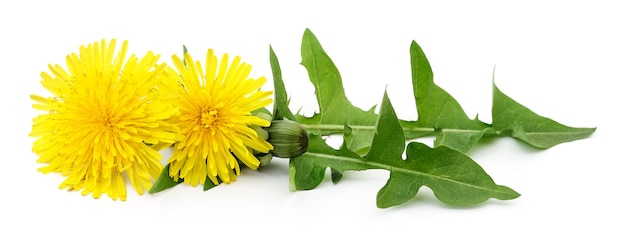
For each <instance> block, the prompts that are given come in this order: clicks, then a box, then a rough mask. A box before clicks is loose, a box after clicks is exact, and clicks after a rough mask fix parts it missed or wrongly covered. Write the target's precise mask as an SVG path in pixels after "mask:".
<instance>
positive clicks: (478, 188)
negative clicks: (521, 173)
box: [290, 93, 519, 207]
mask: <svg viewBox="0 0 626 250" xmlns="http://www.w3.org/2000/svg"><path fill="white" fill-rule="evenodd" d="M375 131H376V132H375V135H374V138H373V141H372V144H371V147H370V151H369V152H368V153H367V154H366V156H364V157H362V156H361V155H358V154H356V153H354V152H352V151H350V150H348V149H347V148H346V146H345V143H344V145H342V147H340V148H339V150H335V149H333V148H331V147H329V146H328V145H327V144H326V143H325V142H324V140H322V138H321V137H320V136H317V135H313V136H311V138H310V139H311V140H310V142H311V144H310V145H309V151H307V152H306V153H305V154H303V155H301V156H299V157H296V158H294V159H292V161H291V162H290V177H291V185H292V188H293V189H296V190H301V189H312V188H315V187H316V186H317V185H319V184H320V183H321V182H322V181H323V179H324V173H325V169H326V168H327V167H331V168H333V169H335V170H336V171H338V172H340V173H341V172H343V171H347V170H367V169H385V170H388V171H390V178H389V180H388V181H387V184H386V185H385V186H384V187H383V188H382V189H381V190H380V192H379V194H378V196H377V204H378V206H379V207H389V206H394V205H399V204H402V203H404V202H406V201H408V200H410V199H411V198H412V197H413V196H415V194H416V193H417V191H418V190H419V188H420V187H421V186H428V187H430V188H431V189H432V190H433V192H434V193H435V196H436V197H437V198H438V199H439V200H441V201H442V202H444V203H448V204H454V205H471V204H477V203H480V202H484V201H485V200H487V199H489V198H496V199H503V200H506V199H514V198H516V197H518V196H519V194H518V193H517V192H515V191H513V190H512V189H510V188H508V187H505V186H500V185H497V184H495V183H494V181H493V180H492V179H491V177H489V175H487V174H486V173H485V171H484V170H483V169H482V168H481V167H480V166H479V165H478V164H476V163H475V162H474V161H472V160H471V159H470V158H469V157H468V156H466V155H465V154H463V153H461V152H459V151H456V150H453V149H450V148H447V147H437V148H435V149H431V148H429V147H428V146H426V145H424V144H421V143H417V142H412V143H410V144H409V147H408V149H407V159H406V160H403V159H402V153H403V151H404V145H405V138H404V136H403V132H402V126H401V125H400V122H398V119H397V116H396V114H395V111H394V110H393V107H392V106H391V103H390V101H389V99H388V97H387V94H386V93H385V95H384V98H383V103H382V105H381V111H380V115H379V117H378V119H377V122H376V127H375Z"/></svg>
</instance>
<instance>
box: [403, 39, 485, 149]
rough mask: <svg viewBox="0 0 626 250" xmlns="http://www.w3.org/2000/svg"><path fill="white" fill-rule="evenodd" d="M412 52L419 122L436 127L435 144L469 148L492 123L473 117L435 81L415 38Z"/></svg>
mask: <svg viewBox="0 0 626 250" xmlns="http://www.w3.org/2000/svg"><path fill="white" fill-rule="evenodd" d="M410 54H411V78H412V83H413V94H414V97H415V105H416V107H417V113H418V119H417V126H418V127H421V128H433V129H435V130H436V131H437V138H436V139H435V146H448V147H450V148H454V149H456V150H459V151H461V152H466V151H468V150H469V149H471V148H472V147H473V146H474V145H475V144H476V143H477V142H478V141H479V140H480V139H481V138H482V136H483V135H484V134H485V133H486V132H490V130H489V125H487V124H485V123H483V122H481V121H480V120H478V119H477V118H476V119H470V118H469V117H468V116H467V115H466V114H465V111H463V108H462V107H461V105H459V103H458V102H457V101H456V100H455V99H454V98H453V97H452V96H451V95H450V94H449V93H448V92H446V91H445V90H443V89H442V88H441V87H439V86H437V85H436V84H435V82H434V79H433V71H432V68H431V66H430V63H429V62H428V59H427V58H426V55H425V54H424V51H423V50H422V48H421V47H420V46H419V45H418V44H417V43H416V42H415V41H413V42H412V43H411V48H410Z"/></svg>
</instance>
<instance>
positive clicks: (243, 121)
mask: <svg viewBox="0 0 626 250" xmlns="http://www.w3.org/2000/svg"><path fill="white" fill-rule="evenodd" d="M172 59H173V63H174V65H175V67H176V69H177V70H178V75H179V77H180V78H179V79H178V81H177V82H178V83H179V84H180V85H181V88H180V91H179V100H178V102H177V103H176V104H175V105H176V106H177V107H178V108H179V110H180V114H179V115H180V116H179V117H178V121H177V125H178V127H180V129H181V130H180V133H181V134H182V135H183V137H184V138H183V139H182V140H180V141H177V142H176V144H175V145H174V151H173V153H172V156H171V158H170V159H169V163H170V173H169V174H170V176H171V177H172V178H174V179H175V180H178V179H179V178H183V179H184V181H185V183H187V184H190V185H192V186H196V185H198V184H203V183H204V182H205V181H206V180H207V178H208V179H209V180H211V181H212V182H213V183H214V184H216V185H217V184H219V182H220V181H221V182H224V183H230V182H231V181H235V180H236V175H238V174H239V172H240V168H239V166H240V163H241V164H243V165H246V166H248V167H249V168H252V169H257V168H258V166H259V164H260V162H259V160H258V159H257V158H256V157H255V156H254V154H253V152H255V151H256V152H262V153H267V152H269V151H270V150H271V149H272V148H273V147H272V145H271V144H269V143H268V142H266V141H265V139H264V138H262V137H261V136H259V134H258V133H257V132H256V131H255V130H254V129H253V128H251V127H254V126H261V127H267V126H269V125H270V121H269V120H266V119H263V118H260V117H258V116H255V115H253V114H252V113H253V111H254V110H257V109H260V108H263V107H265V106H267V105H269V104H271V102H272V100H271V99H270V96H271V92H268V91H261V90H260V87H261V86H262V85H263V84H264V83H265V78H264V77H260V78H257V79H252V78H248V75H249V74H250V71H251V68H252V67H251V66H250V65H248V64H245V63H241V62H240V60H241V59H240V58H239V57H235V58H234V59H233V61H232V62H231V63H230V65H229V64H228V63H229V60H228V55H226V54H224V55H223V56H222V57H221V59H220V61H219V63H218V58H217V57H216V56H215V55H214V52H213V50H211V49H209V50H208V52H207V54H206V61H205V67H206V68H203V67H202V64H201V62H200V61H193V59H192V57H191V56H190V55H189V54H188V53H185V54H184V59H182V60H181V59H180V58H179V57H178V56H176V55H175V56H173V58H172Z"/></svg>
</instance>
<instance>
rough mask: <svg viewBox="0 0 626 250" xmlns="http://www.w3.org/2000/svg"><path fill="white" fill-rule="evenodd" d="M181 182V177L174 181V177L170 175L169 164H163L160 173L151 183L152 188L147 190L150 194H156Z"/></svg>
mask: <svg viewBox="0 0 626 250" xmlns="http://www.w3.org/2000/svg"><path fill="white" fill-rule="evenodd" d="M182 182H183V179H182V178H179V179H178V181H175V180H174V178H172V177H170V164H169V163H168V164H167V165H165V167H164V168H163V170H161V174H159V177H158V178H157V180H156V181H155V182H154V184H153V185H152V188H150V190H149V191H148V193H150V194H156V193H158V192H161V191H163V190H165V189H169V188H172V187H174V186H176V185H178V184H180V183H182Z"/></svg>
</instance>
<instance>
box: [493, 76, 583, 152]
mask: <svg viewBox="0 0 626 250" xmlns="http://www.w3.org/2000/svg"><path fill="white" fill-rule="evenodd" d="M492 119H493V124H492V126H493V128H495V129H496V130H498V131H510V132H511V133H510V134H511V136H512V137H514V138H517V139H519V140H521V141H524V142H526V143H528V144H530V145H532V146H534V147H537V148H549V147H552V146H554V145H557V144H560V143H564V142H569V141H574V140H579V139H583V138H586V137H589V136H590V135H591V134H593V132H595V130H596V128H575V127H569V126H565V125H563V124H561V123H558V122H556V121H554V120H552V119H550V118H546V117H543V116H540V115H538V114H536V113H535V112H533V111H532V110H530V109H528V108H526V107H525V106H523V105H522V104H520V103H518V102H516V101H515V100H513V99H512V98H510V97H509V96H507V95H505V94H504V93H502V92H501V91H500V90H499V89H498V87H496V85H495V83H494V84H493V106H492Z"/></svg>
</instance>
